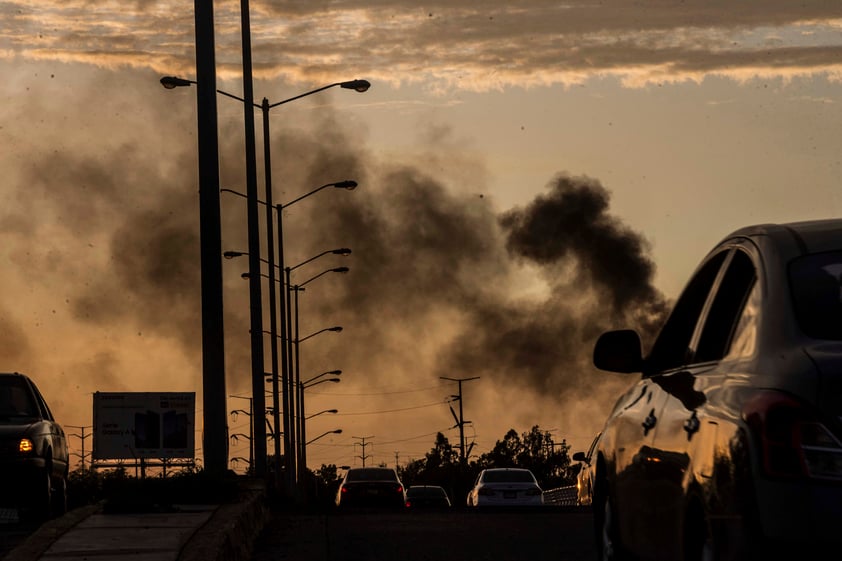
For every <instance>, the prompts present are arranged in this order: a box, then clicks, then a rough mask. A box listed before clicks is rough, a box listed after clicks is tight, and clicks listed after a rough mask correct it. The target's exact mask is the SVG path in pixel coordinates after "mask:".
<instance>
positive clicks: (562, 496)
mask: <svg viewBox="0 0 842 561" xmlns="http://www.w3.org/2000/svg"><path fill="white" fill-rule="evenodd" d="M577 497H578V490H577V489H576V486H575V485H568V486H566V487H558V488H556V489H549V490H547V491H544V504H545V505H554V506H576V502H577Z"/></svg>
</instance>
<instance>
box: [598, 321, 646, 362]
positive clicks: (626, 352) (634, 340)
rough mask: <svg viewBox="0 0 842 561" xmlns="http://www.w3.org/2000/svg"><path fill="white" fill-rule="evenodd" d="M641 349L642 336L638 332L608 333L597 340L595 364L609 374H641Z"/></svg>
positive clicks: (625, 330) (617, 331)
mask: <svg viewBox="0 0 842 561" xmlns="http://www.w3.org/2000/svg"><path fill="white" fill-rule="evenodd" d="M640 349H641V345H640V336H639V335H638V334H637V332H636V331H634V330H632V329H619V330H616V331H607V332H605V333H603V334H602V335H600V336H599V339H597V340H596V344H595V345H594V351H593V363H594V366H596V367H597V368H599V369H600V370H607V371H609V372H624V373H629V372H641V371H642V370H643V354H642V353H641V350H640Z"/></svg>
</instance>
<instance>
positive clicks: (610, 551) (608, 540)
mask: <svg viewBox="0 0 842 561" xmlns="http://www.w3.org/2000/svg"><path fill="white" fill-rule="evenodd" d="M614 511H615V509H614V505H613V502H612V500H611V497H610V496H609V495H608V494H607V493H606V494H605V495H604V496H603V497H602V508H601V509H600V510H599V513H598V514H597V513H596V512H595V516H594V522H595V529H596V539H597V544H596V545H597V556H598V558H599V560H600V561H626V560H627V559H628V556H626V554H625V553H624V552H623V549H622V546H621V545H620V540H619V537H618V530H617V518H616V514H615V512H614Z"/></svg>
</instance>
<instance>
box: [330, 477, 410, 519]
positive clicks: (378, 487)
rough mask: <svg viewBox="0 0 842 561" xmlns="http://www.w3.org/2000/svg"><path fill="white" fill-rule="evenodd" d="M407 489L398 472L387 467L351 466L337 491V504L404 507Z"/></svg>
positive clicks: (338, 505)
mask: <svg viewBox="0 0 842 561" xmlns="http://www.w3.org/2000/svg"><path fill="white" fill-rule="evenodd" d="M405 503H406V491H405V490H404V486H403V483H401V480H400V478H399V477H398V474H397V472H396V471H395V470H394V469H392V468H386V467H364V468H363V467H361V468H351V469H349V470H348V471H346V472H345V475H344V477H343V478H342V483H341V484H340V485H339V490H338V491H337V493H336V506H337V507H339V508H341V509H347V508H351V507H391V508H404V505H405Z"/></svg>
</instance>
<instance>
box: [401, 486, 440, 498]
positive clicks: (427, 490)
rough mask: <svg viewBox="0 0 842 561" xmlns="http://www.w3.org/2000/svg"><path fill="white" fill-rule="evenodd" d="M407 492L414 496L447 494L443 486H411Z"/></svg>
mask: <svg viewBox="0 0 842 561" xmlns="http://www.w3.org/2000/svg"><path fill="white" fill-rule="evenodd" d="M406 494H407V495H410V496H413V497H442V496H445V491H444V489H442V488H441V487H416V488H412V487H410V488H409V489H407V490H406Z"/></svg>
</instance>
